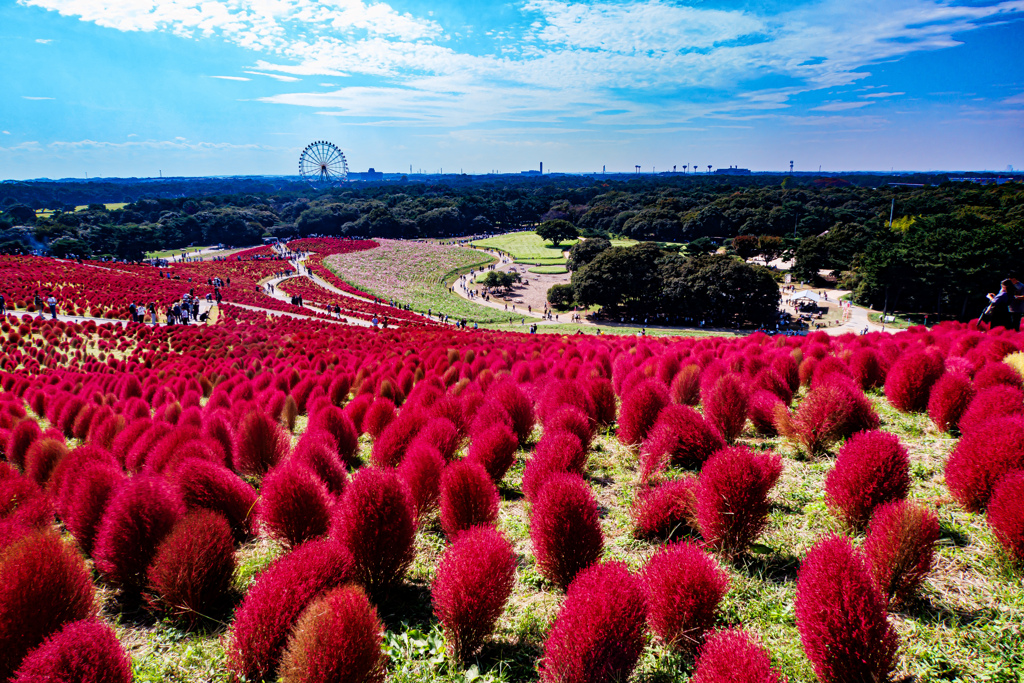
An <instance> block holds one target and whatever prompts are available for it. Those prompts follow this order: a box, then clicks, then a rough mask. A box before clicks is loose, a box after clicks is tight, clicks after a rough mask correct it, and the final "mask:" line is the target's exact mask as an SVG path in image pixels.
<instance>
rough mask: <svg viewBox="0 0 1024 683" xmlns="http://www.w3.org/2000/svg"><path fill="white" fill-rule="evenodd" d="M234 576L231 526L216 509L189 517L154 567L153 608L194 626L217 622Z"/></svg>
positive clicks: (167, 541) (151, 583)
mask: <svg viewBox="0 0 1024 683" xmlns="http://www.w3.org/2000/svg"><path fill="white" fill-rule="evenodd" d="M234 572H235V548H234V543H233V539H232V536H231V526H230V525H229V524H228V521H227V520H226V519H224V516H223V515H221V514H219V513H217V512H213V511H212V510H195V511H193V512H189V513H188V514H186V515H185V516H184V517H182V518H181V519H180V520H178V523H177V524H175V525H174V528H172V529H171V532H170V533H169V534H167V537H166V538H164V540H163V541H162V542H161V543H160V546H159V547H158V548H157V551H156V556H155V557H154V558H153V563H152V564H151V565H150V566H149V569H148V571H147V576H148V578H149V590H150V591H151V592H152V595H153V597H152V598H151V604H153V606H154V607H156V608H157V609H158V610H160V611H162V612H164V613H166V614H168V615H169V616H171V617H172V618H173V619H176V620H178V621H180V622H181V623H184V624H186V625H189V626H191V625H193V624H196V623H197V622H199V621H201V620H203V619H213V618H216V617H218V616H219V615H220V614H221V613H222V612H223V610H224V608H225V606H226V604H225V603H226V596H227V592H228V589H229V588H230V587H231V578H232V576H233V575H234Z"/></svg>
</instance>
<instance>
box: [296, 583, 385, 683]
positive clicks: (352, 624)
mask: <svg viewBox="0 0 1024 683" xmlns="http://www.w3.org/2000/svg"><path fill="white" fill-rule="evenodd" d="M383 631H384V627H383V625H382V624H381V623H380V619H378V618H377V610H376V609H374V607H373V605H371V604H370V601H369V600H368V599H367V598H366V594H365V593H364V592H363V591H362V590H360V589H359V588H358V587H356V586H342V587H340V588H335V589H333V590H331V591H330V592H328V593H327V594H326V595H324V596H323V597H321V598H319V599H317V600H315V601H314V602H313V603H312V604H310V605H309V607H307V608H306V610H305V611H304V612H303V613H302V616H300V617H299V620H298V622H297V623H296V624H295V631H294V632H293V634H292V636H291V638H290V640H289V641H288V647H287V649H286V650H285V653H284V656H283V657H282V658H281V681H282V683H320V682H321V681H325V682H326V681H345V683H383V681H384V680H385V675H386V671H385V665H386V664H387V657H386V656H385V654H384V651H383V647H382V646H383Z"/></svg>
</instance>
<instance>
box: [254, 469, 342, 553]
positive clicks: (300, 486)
mask: <svg viewBox="0 0 1024 683" xmlns="http://www.w3.org/2000/svg"><path fill="white" fill-rule="evenodd" d="M331 507H332V499H331V494H330V493H328V491H327V487H326V486H324V483H323V482H322V481H320V479H319V478H317V476H316V475H315V474H314V473H313V472H312V471H311V470H310V469H309V468H308V467H306V466H304V465H302V464H300V463H298V462H295V461H293V460H287V461H285V462H284V463H282V464H280V465H278V466H277V467H275V468H274V469H272V470H271V471H270V472H268V473H267V476H266V477H264V479H263V484H262V486H261V487H260V499H259V502H258V503H257V504H256V519H257V520H258V522H259V525H260V527H261V528H262V529H263V531H264V532H265V533H266V534H267V535H268V536H270V537H271V538H276V539H277V540H279V541H281V542H282V543H283V544H284V545H285V546H286V547H287V546H294V545H298V544H300V543H302V542H304V541H308V540H310V539H312V538H316V537H317V536H323V535H325V534H326V533H327V531H328V530H329V529H330V527H331Z"/></svg>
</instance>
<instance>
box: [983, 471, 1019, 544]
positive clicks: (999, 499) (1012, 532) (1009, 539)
mask: <svg viewBox="0 0 1024 683" xmlns="http://www.w3.org/2000/svg"><path fill="white" fill-rule="evenodd" d="M1022 492H1024V470H1017V471H1016V472H1011V473H1010V474H1007V475H1006V476H1005V477H1003V478H1002V479H1000V480H999V483H998V484H996V487H995V490H994V491H993V493H992V499H991V500H990V501H989V505H988V523H989V525H990V526H991V527H992V532H993V533H994V534H995V537H996V540H998V541H999V543H1000V544H1001V545H1002V546H1003V548H1005V549H1006V552H1007V553H1008V554H1009V556H1010V558H1011V559H1013V560H1014V561H1015V562H1017V563H1019V564H1024V496H1022V495H1021V493H1022Z"/></svg>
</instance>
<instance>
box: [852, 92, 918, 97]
mask: <svg viewBox="0 0 1024 683" xmlns="http://www.w3.org/2000/svg"><path fill="white" fill-rule="evenodd" d="M906 94H907V93H905V92H876V93H869V94H867V95H861V97H864V98H882V97H899V96H900V95H906Z"/></svg>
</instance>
